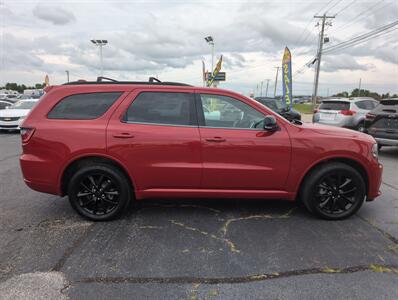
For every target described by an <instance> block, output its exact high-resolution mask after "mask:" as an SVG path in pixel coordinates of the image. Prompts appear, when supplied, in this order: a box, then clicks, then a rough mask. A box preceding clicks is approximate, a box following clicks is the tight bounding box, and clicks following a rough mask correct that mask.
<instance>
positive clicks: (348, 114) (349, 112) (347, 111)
mask: <svg viewBox="0 0 398 300" xmlns="http://www.w3.org/2000/svg"><path fill="white" fill-rule="evenodd" d="M340 113H341V114H342V115H345V116H353V115H355V114H356V112H355V111H353V110H350V109H346V110H342V111H340Z"/></svg>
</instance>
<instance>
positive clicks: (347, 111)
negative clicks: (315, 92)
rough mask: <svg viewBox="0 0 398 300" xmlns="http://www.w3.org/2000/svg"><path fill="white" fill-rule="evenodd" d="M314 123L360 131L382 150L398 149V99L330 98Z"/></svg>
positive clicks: (324, 102) (320, 106)
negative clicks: (382, 148)
mask: <svg viewBox="0 0 398 300" xmlns="http://www.w3.org/2000/svg"><path fill="white" fill-rule="evenodd" d="M312 121H313V123H320V124H325V125H332V126H338V127H344V128H349V129H354V130H358V131H361V132H365V133H368V134H370V135H372V136H373V137H374V138H375V139H376V141H377V143H378V147H379V149H380V148H381V147H382V146H398V98H395V99H385V100H381V101H380V102H379V101H376V100H374V99H373V98H368V97H357V98H331V99H327V100H323V101H322V103H321V104H320V105H319V107H318V109H316V110H315V111H314V115H313V118H312Z"/></svg>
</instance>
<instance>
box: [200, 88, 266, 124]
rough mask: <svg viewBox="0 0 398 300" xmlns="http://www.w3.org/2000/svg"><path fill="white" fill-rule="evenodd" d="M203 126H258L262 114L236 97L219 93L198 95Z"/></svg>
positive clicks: (262, 116) (262, 117)
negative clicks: (203, 121)
mask: <svg viewBox="0 0 398 300" xmlns="http://www.w3.org/2000/svg"><path fill="white" fill-rule="evenodd" d="M200 98H201V103H202V107H203V112H204V120H205V126H209V127H224V128H258V127H261V126H260V124H261V121H262V120H263V119H264V115H263V114H262V113H260V112H259V111H257V110H256V109H254V108H252V107H251V106H249V105H247V104H246V103H244V102H242V101H239V100H237V99H234V98H231V97H226V96H220V95H208V94H202V95H200Z"/></svg>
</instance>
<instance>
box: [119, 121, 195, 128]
mask: <svg viewBox="0 0 398 300" xmlns="http://www.w3.org/2000/svg"><path fill="white" fill-rule="evenodd" d="M120 122H121V123H125V124H139V125H155V126H174V127H191V128H192V127H195V128H198V127H199V126H198V125H180V124H167V123H150V122H134V121H124V120H120Z"/></svg>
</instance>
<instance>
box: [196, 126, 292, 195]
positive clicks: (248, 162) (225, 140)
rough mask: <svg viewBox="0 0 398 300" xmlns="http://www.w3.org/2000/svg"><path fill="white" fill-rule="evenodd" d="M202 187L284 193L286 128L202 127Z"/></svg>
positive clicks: (287, 153) (287, 157)
mask: <svg viewBox="0 0 398 300" xmlns="http://www.w3.org/2000/svg"><path fill="white" fill-rule="evenodd" d="M200 134H201V139H202V156H203V184H202V186H203V188H220V189H264V190H283V189H284V186H285V181H286V178H287V176H288V171H289V166H290V151H291V146H290V140H289V136H288V134H287V132H286V130H285V129H284V128H282V129H281V130H280V131H277V132H273V133H272V132H266V131H264V130H251V129H248V130H245V129H224V128H206V127H201V128H200Z"/></svg>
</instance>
